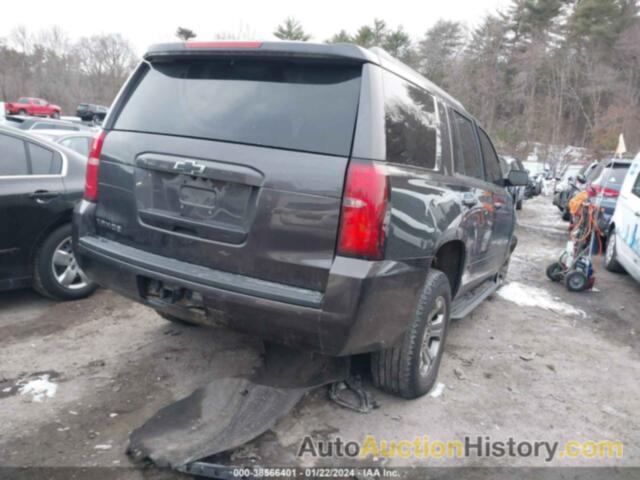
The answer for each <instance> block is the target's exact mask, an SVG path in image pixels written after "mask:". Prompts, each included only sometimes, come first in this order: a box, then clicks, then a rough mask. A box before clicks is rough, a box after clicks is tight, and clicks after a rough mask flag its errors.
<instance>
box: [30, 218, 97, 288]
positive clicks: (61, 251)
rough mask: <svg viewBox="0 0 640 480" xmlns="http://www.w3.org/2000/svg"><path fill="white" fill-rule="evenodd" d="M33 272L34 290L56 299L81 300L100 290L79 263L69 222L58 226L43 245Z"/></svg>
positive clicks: (37, 255) (35, 261) (36, 258)
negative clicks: (74, 252)
mask: <svg viewBox="0 0 640 480" xmlns="http://www.w3.org/2000/svg"><path fill="white" fill-rule="evenodd" d="M33 270H34V274H33V288H34V290H35V291H36V292H38V293H40V294H41V295H43V296H45V297H49V298H51V299H53V300H79V299H81V298H84V297H86V296H88V295H91V294H92V293H93V292H94V291H95V290H96V288H98V285H97V284H96V283H94V282H92V281H91V280H89V279H87V278H86V276H84V273H82V271H81V270H80V267H79V266H78V264H77V263H76V259H75V256H74V254H73V250H72V249H71V224H69V223H68V224H66V225H62V226H61V227H58V228H57V229H56V230H54V231H53V232H51V233H50V234H49V236H48V237H47V238H46V239H45V240H44V242H42V245H41V246H40V248H39V250H38V253H37V254H36V257H35V260H34V269H33Z"/></svg>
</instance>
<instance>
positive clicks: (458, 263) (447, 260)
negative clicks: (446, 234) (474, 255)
mask: <svg viewBox="0 0 640 480" xmlns="http://www.w3.org/2000/svg"><path fill="white" fill-rule="evenodd" d="M465 257H466V252H465V245H464V242H463V241H462V240H459V239H454V240H448V241H446V242H444V243H442V244H441V245H440V246H439V247H438V249H437V250H436V254H435V255H434V257H433V260H432V261H431V267H432V268H436V269H438V270H440V271H441V272H442V273H444V274H445V275H446V276H447V278H448V279H449V285H450V286H451V298H454V297H455V296H456V293H457V292H458V290H459V289H460V283H461V280H462V272H463V271H464V262H465Z"/></svg>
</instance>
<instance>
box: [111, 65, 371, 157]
mask: <svg viewBox="0 0 640 480" xmlns="http://www.w3.org/2000/svg"><path fill="white" fill-rule="evenodd" d="M142 68H144V69H146V70H145V71H144V72H143V77H142V79H141V80H140V81H139V82H138V84H137V86H136V88H135V89H134V91H133V93H132V94H131V96H130V98H129V99H128V101H127V102H126V104H125V105H124V107H123V109H122V111H121V113H120V115H119V116H118V118H117V120H116V122H115V124H114V129H116V130H129V131H139V132H148V133H158V134H167V135H177V136H186V137H195V138H206V139H211V140H220V141H228V142H234V143H245V144H251V145H263V146H269V147H277V148H285V149H292V150H301V151H308V152H317V153H326V154H333V155H349V153H350V151H351V142H352V138H353V131H354V128H355V122H356V114H357V104H358V96H359V92H360V76H361V71H362V67H361V66H360V65H355V66H351V65H342V66H332V65H327V64H322V65H320V64H316V63H305V64H297V63H292V62H285V61H275V60H270V61H265V60H254V59H235V60H229V59H226V60H220V59H208V60H188V61H187V60H178V61H173V62H169V63H162V64H154V65H147V66H143V67H142Z"/></svg>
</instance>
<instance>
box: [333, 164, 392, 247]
mask: <svg viewBox="0 0 640 480" xmlns="http://www.w3.org/2000/svg"><path fill="white" fill-rule="evenodd" d="M388 214H389V177H388V174H387V169H386V166H384V165H381V164H377V163H373V162H360V161H356V160H352V161H351V162H350V163H349V168H348V170H347V181H346V184H345V187H344V196H343V199H342V212H341V218H340V233H339V236H338V254H339V255H346V256H352V257H361V258H367V259H380V258H382V257H383V255H384V243H385V236H386V229H387V224H388V220H389V215H388Z"/></svg>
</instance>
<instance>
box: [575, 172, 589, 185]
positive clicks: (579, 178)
mask: <svg viewBox="0 0 640 480" xmlns="http://www.w3.org/2000/svg"><path fill="white" fill-rule="evenodd" d="M576 181H577V182H578V183H587V177H585V176H584V174H582V173H581V174H579V175H578V176H576Z"/></svg>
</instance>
